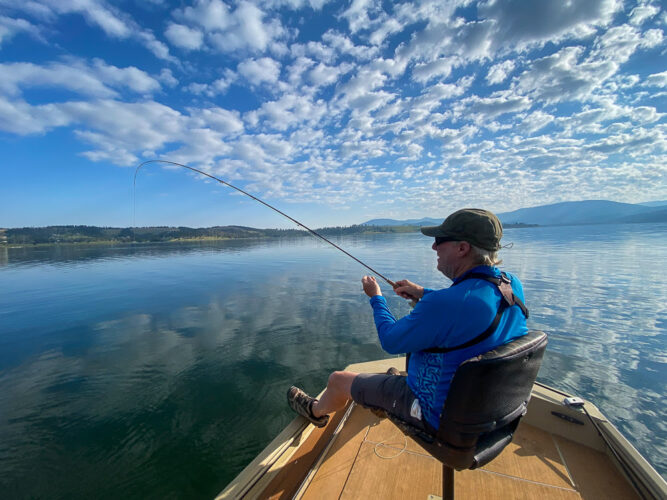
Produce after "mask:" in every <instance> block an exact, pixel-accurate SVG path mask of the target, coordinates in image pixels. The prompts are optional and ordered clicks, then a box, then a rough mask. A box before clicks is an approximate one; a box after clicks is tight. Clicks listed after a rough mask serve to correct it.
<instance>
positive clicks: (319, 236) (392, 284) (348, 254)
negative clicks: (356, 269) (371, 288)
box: [134, 160, 398, 288]
mask: <svg viewBox="0 0 667 500" xmlns="http://www.w3.org/2000/svg"><path fill="white" fill-rule="evenodd" d="M149 163H166V164H168V165H174V166H176V167H183V168H187V169H188V170H192V171H193V172H196V173H198V174H201V175H204V176H206V177H209V178H210V179H213V180H215V181H218V182H219V183H220V184H224V185H225V186H227V187H230V188H232V189H235V190H237V191H238V192H239V193H243V194H244V195H246V196H249V197H250V198H252V199H253V200H255V201H258V202H260V203H261V204H262V205H264V206H266V207H269V208H270V209H271V210H273V211H275V212H278V213H279V214H280V215H282V216H283V217H285V218H287V219H289V220H291V221H292V222H294V224H296V225H297V226H301V227H302V228H304V229H305V230H306V231H308V232H309V233H310V234H312V235H313V236H316V237H318V238H319V239H321V240H323V241H325V242H327V243H328V244H329V245H331V246H332V247H334V248H336V249H337V250H340V251H341V252H343V253H344V254H345V255H347V256H348V257H350V258H352V259H354V260H356V261H357V262H358V263H359V264H361V265H362V266H364V267H365V268H366V269H368V270H369V271H371V272H372V273H373V274H375V275H376V276H378V277H380V278H382V279H383V280H385V281H386V282H387V283H388V284H389V285H390V286H391V287H392V288H396V287H397V286H398V285H396V283H395V282H393V281H391V280H390V279H389V278H387V277H385V276H384V275H382V274H380V273H379V272H377V271H376V270H375V269H373V268H372V267H371V266H369V265H367V264H364V263H363V262H362V261H360V260H359V259H357V258H356V257H355V256H354V255H352V254H351V253H349V252H347V251H346V250H344V249H342V248H341V247H339V246H338V245H336V244H335V243H334V242H332V241H330V240H328V239H327V238H325V237H324V236H322V235H321V234H320V233H318V232H317V231H313V230H312V229H310V228H309V227H308V226H306V225H305V224H303V223H301V222H299V221H298V220H296V219H294V218H292V217H290V216H289V215H287V214H286V213H285V212H282V211H280V210H278V209H277V208H276V207H274V206H272V205H269V204H268V203H266V202H265V201H263V200H260V199H259V198H257V197H256V196H253V195H252V194H250V193H248V192H246V191H244V190H243V189H241V188H237V187H236V186H233V185H231V184H230V183H229V182H226V181H223V180H222V179H218V178H217V177H216V176H214V175H211V174H207V173H206V172H203V171H201V170H199V169H197V168H194V167H190V166H188V165H183V164H182V163H176V162H175V161H169V160H148V161H145V162H143V163H142V164H141V165H139V166H138V167H137V169H136V170H135V171H134V192H135V193H136V190H137V174H138V173H139V169H141V167H143V166H144V165H147V164H149Z"/></svg>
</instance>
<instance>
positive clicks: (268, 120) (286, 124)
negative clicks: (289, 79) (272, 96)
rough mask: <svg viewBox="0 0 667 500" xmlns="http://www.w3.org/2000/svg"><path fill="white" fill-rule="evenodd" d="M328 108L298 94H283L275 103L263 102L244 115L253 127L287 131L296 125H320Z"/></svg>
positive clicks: (322, 103) (319, 102)
mask: <svg viewBox="0 0 667 500" xmlns="http://www.w3.org/2000/svg"><path fill="white" fill-rule="evenodd" d="M327 111H328V107H327V105H326V103H324V102H323V101H312V100H311V99H310V98H308V97H305V96H302V95H298V94H284V95H282V96H281V97H280V99H278V100H276V101H270V102H265V103H264V104H262V106H260V108H259V109H257V110H255V111H250V112H248V113H246V114H245V115H244V119H245V120H246V122H247V123H249V124H250V125H251V126H253V127H262V128H269V129H273V130H288V129H291V128H293V127H295V126H297V125H302V124H316V123H320V122H321V120H322V119H323V117H324V116H325V115H326V113H327Z"/></svg>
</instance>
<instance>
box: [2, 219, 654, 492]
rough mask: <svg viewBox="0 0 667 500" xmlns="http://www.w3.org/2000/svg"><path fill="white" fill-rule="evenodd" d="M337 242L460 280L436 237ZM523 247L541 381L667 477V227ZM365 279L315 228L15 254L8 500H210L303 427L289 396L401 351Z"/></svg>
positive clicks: (546, 233) (527, 235)
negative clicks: (599, 419)
mask: <svg viewBox="0 0 667 500" xmlns="http://www.w3.org/2000/svg"><path fill="white" fill-rule="evenodd" d="M335 241H336V242H337V243H338V244H340V245H342V246H343V247H344V248H345V249H346V250H348V251H350V252H351V253H353V254H354V255H355V256H357V257H358V258H360V259H362V260H364V261H366V262H367V263H368V264H369V265H371V266H372V267H375V268H376V269H378V271H380V272H382V273H383V274H385V275H387V276H389V277H390V278H392V279H402V278H408V279H410V280H412V281H416V282H418V283H421V284H423V285H426V286H430V287H432V288H441V287H444V286H448V285H449V280H447V279H446V278H444V277H443V276H442V275H440V274H438V273H437V271H436V270H435V253H434V252H433V251H432V250H431V249H430V244H431V240H430V239H429V238H425V237H423V236H421V235H420V234H395V235H369V236H359V237H347V238H340V239H336V240H335ZM508 242H513V243H514V246H513V247H512V248H511V249H506V250H503V251H502V253H501V256H502V257H503V259H504V264H503V266H502V267H503V268H505V269H507V270H510V271H512V272H514V273H516V274H517V275H518V276H519V277H520V278H521V279H522V281H523V283H524V288H525V292H526V299H527V300H526V302H527V305H528V307H529V308H530V312H531V316H530V319H529V327H531V328H537V329H542V330H545V331H546V332H547V333H549V334H550V341H549V347H548V350H547V355H546V357H545V360H544V363H543V366H542V369H541V372H540V376H539V379H540V380H541V381H543V382H545V383H547V384H549V385H552V386H556V387H558V388H561V389H564V390H566V391H570V392H574V393H576V394H579V395H581V396H583V397H585V398H587V399H589V400H591V401H592V402H594V403H595V404H596V405H597V406H599V407H600V409H601V410H602V411H603V412H604V413H605V414H606V415H607V417H609V418H610V419H611V420H612V422H613V423H614V424H615V425H616V426H617V427H619V429H621V431H622V432H623V433H624V434H625V435H626V436H627V437H628V439H629V440H630V441H631V442H632V443H633V444H634V445H635V446H636V447H637V448H638V449H639V450H640V451H641V452H642V453H643V454H644V455H645V456H646V457H647V458H648V459H649V460H650V461H651V462H652V464H653V465H654V467H656V469H658V471H659V472H660V473H661V474H662V475H663V477H664V476H666V475H667V453H666V451H665V450H666V444H667V425H666V419H665V414H666V413H667V412H666V403H665V392H666V391H665V386H666V382H667V350H666V348H665V343H666V341H667V308H666V306H665V303H666V299H667V274H666V273H665V272H664V269H663V268H664V263H665V257H667V250H666V249H667V224H634V225H633V224H628V225H616V226H609V225H606V226H577V227H552V228H532V229H509V230H506V232H505V238H504V243H508ZM364 273H365V271H364V268H362V267H361V266H360V265H359V264H357V263H355V262H354V261H352V260H351V259H349V258H347V257H346V256H344V255H343V254H341V253H340V252H338V251H336V250H334V249H332V248H330V247H328V246H325V245H324V244H322V243H320V242H319V241H318V240H316V239H314V238H310V237H306V238H299V239H294V240H277V241H271V240H263V241H259V240H258V241H243V242H239V241H234V242H217V243H211V244H178V245H176V244H174V245H167V244H162V245H156V246H125V247H122V246H115V247H111V246H90V247H89V246H80V247H50V248H20V249H6V248H5V249H0V464H1V465H0V491H2V496H3V498H29V497H40V498H118V497H123V498H158V497H159V498H211V497H213V496H214V495H215V494H217V493H218V492H219V491H220V490H222V488H223V487H224V486H225V485H226V484H227V483H228V482H229V481H230V480H231V479H232V478H233V477H234V476H235V475H236V474H237V473H238V472H239V471H240V470H241V469H242V468H243V467H244V466H245V465H246V464H247V463H248V462H250V460H252V458H253V457H254V456H255V455H256V454H257V453H258V452H259V451H261V450H262V449H263V447H264V446H265V445H266V444H268V442H269V441H270V440H271V439H272V438H273V437H274V436H275V435H276V434H278V432H279V431H280V430H281V429H282V428H283V427H284V426H285V425H286V424H287V423H288V422H289V421H290V420H291V419H292V417H293V414H292V413H291V412H290V411H289V409H288V408H287V405H286V403H285V392H286V390H287V388H288V387H289V385H291V384H292V383H298V384H300V385H302V386H304V387H305V388H306V389H307V390H309V391H312V392H318V391H319V390H321V388H322V387H323V386H324V385H325V383H326V379H327V376H328V374H329V372H330V371H331V370H334V369H339V368H342V367H344V366H345V365H347V364H350V363H354V362H359V361H366V360H371V359H379V358H383V357H388V356H387V355H386V354H385V353H383V351H382V350H381V348H380V346H379V343H378V341H377V336H376V332H375V328H374V326H373V321H372V317H371V308H370V306H369V305H368V302H367V299H366V297H365V295H363V293H362V291H361V285H360V279H361V277H362V276H363V274H364ZM385 294H386V295H388V296H389V303H390V306H391V308H392V310H393V311H394V312H395V314H396V315H397V316H402V315H405V314H407V313H408V312H409V307H408V305H407V304H406V303H405V301H403V300H402V299H400V298H398V297H396V296H395V295H393V293H392V292H391V290H389V289H388V287H385Z"/></svg>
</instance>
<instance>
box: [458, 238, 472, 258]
mask: <svg viewBox="0 0 667 500" xmlns="http://www.w3.org/2000/svg"><path fill="white" fill-rule="evenodd" d="M457 250H458V254H459V257H465V256H466V255H468V254H469V253H470V250H471V246H470V243H468V242H467V241H459V244H458V247H457Z"/></svg>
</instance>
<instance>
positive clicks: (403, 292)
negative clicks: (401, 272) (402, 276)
mask: <svg viewBox="0 0 667 500" xmlns="http://www.w3.org/2000/svg"><path fill="white" fill-rule="evenodd" d="M394 292H396V295H400V296H401V297H403V298H404V299H408V300H414V301H415V302H418V301H419V299H421V298H422V297H423V296H424V287H423V286H419V285H417V284H416V283H413V282H412V281H408V280H400V281H397V282H396V287H395V288H394Z"/></svg>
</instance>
